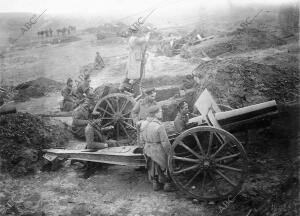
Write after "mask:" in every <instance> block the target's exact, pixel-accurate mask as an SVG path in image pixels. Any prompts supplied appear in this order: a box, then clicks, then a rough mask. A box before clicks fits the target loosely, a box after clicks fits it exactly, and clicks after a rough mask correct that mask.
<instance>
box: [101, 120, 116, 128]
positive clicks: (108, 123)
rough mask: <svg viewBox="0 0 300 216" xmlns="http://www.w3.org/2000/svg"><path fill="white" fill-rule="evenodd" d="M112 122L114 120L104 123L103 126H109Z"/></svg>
mask: <svg viewBox="0 0 300 216" xmlns="http://www.w3.org/2000/svg"><path fill="white" fill-rule="evenodd" d="M112 123H113V121H109V122H107V123H106V124H105V125H103V126H102V128H105V127H107V126H108V125H110V124H112Z"/></svg>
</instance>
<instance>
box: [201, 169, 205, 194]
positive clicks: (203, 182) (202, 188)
mask: <svg viewBox="0 0 300 216" xmlns="http://www.w3.org/2000/svg"><path fill="white" fill-rule="evenodd" d="M205 180H206V172H204V173H203V179H202V183H201V190H202V193H203V190H204V185H205Z"/></svg>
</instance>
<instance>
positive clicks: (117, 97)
mask: <svg viewBox="0 0 300 216" xmlns="http://www.w3.org/2000/svg"><path fill="white" fill-rule="evenodd" d="M116 103H117V112H119V108H120V106H119V96H116Z"/></svg>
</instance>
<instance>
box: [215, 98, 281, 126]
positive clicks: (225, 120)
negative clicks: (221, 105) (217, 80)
mask: <svg viewBox="0 0 300 216" xmlns="http://www.w3.org/2000/svg"><path fill="white" fill-rule="evenodd" d="M277 111H278V109H277V104H276V102H275V100H272V101H268V102H264V103H260V104H255V105H251V106H247V107H243V108H239V109H235V110H230V111H226V112H218V113H216V114H215V118H216V120H217V121H218V122H219V123H220V125H227V124H232V123H236V122H241V121H246V120H250V119H252V118H257V117H259V116H264V115H266V114H270V113H277Z"/></svg>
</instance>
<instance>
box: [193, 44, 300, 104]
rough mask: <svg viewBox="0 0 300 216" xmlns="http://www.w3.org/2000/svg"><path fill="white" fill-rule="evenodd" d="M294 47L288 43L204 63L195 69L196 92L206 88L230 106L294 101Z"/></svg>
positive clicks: (296, 76) (296, 59) (296, 70)
mask: <svg viewBox="0 0 300 216" xmlns="http://www.w3.org/2000/svg"><path fill="white" fill-rule="evenodd" d="M296 47H299V45H298V44H297V43H290V44H288V45H284V46H280V47H277V48H269V49H265V50H257V51H252V52H248V53H242V54H238V55H232V56H228V57H224V58H216V59H213V60H211V61H208V62H203V63H201V64H200V65H199V66H198V67H197V68H196V69H195V71H194V73H195V75H196V76H197V77H198V78H199V80H200V82H199V83H200V84H199V92H202V90H203V89H205V88H208V89H209V90H210V91H211V92H212V93H213V95H214V96H215V98H216V99H218V100H219V102H221V103H223V104H229V105H230V106H232V107H243V106H247V105H251V104H255V103H261V102H264V101H267V100H274V99H276V100H277V101H278V102H291V101H295V100H297V99H298V98H299V87H300V85H299V68H298V63H299V55H298V54H299V51H297V48H296ZM292 49H293V50H296V51H293V52H291V50H292ZM298 50H299V48H298Z"/></svg>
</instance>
